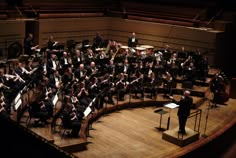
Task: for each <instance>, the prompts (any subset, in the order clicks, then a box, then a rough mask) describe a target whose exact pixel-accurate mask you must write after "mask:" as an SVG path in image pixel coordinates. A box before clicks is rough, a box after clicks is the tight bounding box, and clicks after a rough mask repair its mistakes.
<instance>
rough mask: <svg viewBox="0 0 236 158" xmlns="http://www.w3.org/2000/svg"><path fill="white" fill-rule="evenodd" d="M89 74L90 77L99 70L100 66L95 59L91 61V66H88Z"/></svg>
mask: <svg viewBox="0 0 236 158" xmlns="http://www.w3.org/2000/svg"><path fill="white" fill-rule="evenodd" d="M87 70H88V72H87V76H88V77H89V78H90V77H91V76H92V75H95V74H97V73H98V72H99V68H98V66H97V65H96V63H95V62H94V61H91V63H90V66H89V67H88V69H87Z"/></svg>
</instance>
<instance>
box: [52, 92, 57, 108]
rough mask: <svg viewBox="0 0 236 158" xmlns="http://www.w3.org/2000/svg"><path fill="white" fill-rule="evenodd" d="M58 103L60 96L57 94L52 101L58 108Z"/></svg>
mask: <svg viewBox="0 0 236 158" xmlns="http://www.w3.org/2000/svg"><path fill="white" fill-rule="evenodd" d="M57 101H58V95H57V94H56V95H55V96H54V98H53V100H52V103H53V105H54V107H55V106H56V103H57Z"/></svg>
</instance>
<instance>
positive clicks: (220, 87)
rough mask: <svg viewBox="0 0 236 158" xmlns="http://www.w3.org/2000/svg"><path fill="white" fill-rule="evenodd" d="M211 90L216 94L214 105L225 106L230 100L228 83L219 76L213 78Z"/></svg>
mask: <svg viewBox="0 0 236 158" xmlns="http://www.w3.org/2000/svg"><path fill="white" fill-rule="evenodd" d="M210 89H211V91H212V92H213V93H214V98H213V102H214V103H217V104H224V103H225V102H227V101H228V100H229V94H228V93H227V92H226V83H225V82H224V79H223V78H222V76H220V75H219V74H217V75H216V76H215V77H214V78H213V80H212V82H211V84H210Z"/></svg>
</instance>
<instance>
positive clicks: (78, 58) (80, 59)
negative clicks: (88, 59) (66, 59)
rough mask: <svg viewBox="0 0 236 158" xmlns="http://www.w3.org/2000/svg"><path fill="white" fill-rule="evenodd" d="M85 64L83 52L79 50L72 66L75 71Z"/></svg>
mask: <svg viewBox="0 0 236 158" xmlns="http://www.w3.org/2000/svg"><path fill="white" fill-rule="evenodd" d="M83 62H84V58H83V56H82V54H81V51H80V50H79V49H77V50H76V52H75V56H73V59H72V64H73V66H74V69H77V68H78V67H79V65H80V64H81V63H83Z"/></svg>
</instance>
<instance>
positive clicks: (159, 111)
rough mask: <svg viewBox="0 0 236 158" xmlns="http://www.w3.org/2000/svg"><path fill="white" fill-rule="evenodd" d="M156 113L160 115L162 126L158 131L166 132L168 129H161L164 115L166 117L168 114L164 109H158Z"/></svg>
mask: <svg viewBox="0 0 236 158" xmlns="http://www.w3.org/2000/svg"><path fill="white" fill-rule="evenodd" d="M154 112H155V113H157V114H160V126H159V127H158V128H157V129H159V130H160V131H165V130H166V129H165V128H162V127H161V123H162V115H164V114H166V113H168V112H167V111H165V110H163V109H157V110H155V111H154Z"/></svg>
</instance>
